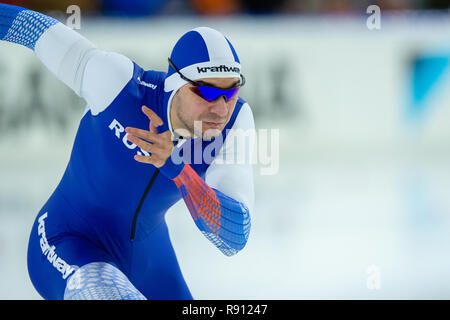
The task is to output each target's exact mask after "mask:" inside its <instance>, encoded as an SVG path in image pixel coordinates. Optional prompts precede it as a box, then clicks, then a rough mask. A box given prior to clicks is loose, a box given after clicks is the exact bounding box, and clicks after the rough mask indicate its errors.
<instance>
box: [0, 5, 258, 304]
mask: <svg viewBox="0 0 450 320" xmlns="http://www.w3.org/2000/svg"><path fill="white" fill-rule="evenodd" d="M0 39H1V40H5V41H9V42H13V43H17V44H21V45H24V46H26V47H28V48H30V49H31V50H33V51H34V52H35V53H36V56H37V57H38V58H39V59H40V60H41V61H42V62H43V63H44V64H45V65H46V67H47V68H48V69H49V70H50V71H51V72H53V73H54V74H55V75H56V76H57V77H58V79H60V80H61V81H63V82H64V83H65V84H67V85H68V86H69V87H70V88H72V89H73V90H74V91H75V93H77V94H78V95H79V96H81V97H82V98H84V99H85V101H86V102H87V107H86V110H85V112H84V114H83V116H82V118H81V120H80V123H79V127H78V131H77V134H76V138H75V141H74V144H73V149H72V153H71V156H70V160H69V163H68V165H67V168H66V170H65V173H64V176H63V177H62V179H61V181H60V183H59V184H58V186H57V187H56V189H55V190H54V192H53V194H52V195H51V197H50V198H49V199H48V200H47V202H46V203H45V204H44V206H43V207H42V209H41V210H40V211H39V213H38V215H37V217H36V220H35V222H34V225H33V228H32V230H31V234H30V240H29V247H28V270H29V276H30V278H31V281H32V283H33V285H34V287H35V288H36V289H37V291H38V292H39V293H40V295H41V296H42V297H43V298H45V299H63V298H67V297H68V296H70V292H69V293H68V290H69V291H70V289H73V288H76V287H77V283H72V286H71V288H69V287H68V283H67V281H68V279H70V278H71V276H73V275H74V274H75V273H76V272H77V270H79V269H80V268H82V267H83V266H87V265H90V264H92V263H104V264H105V265H107V266H112V267H113V269H114V270H115V271H112V273H111V274H112V276H114V272H119V273H120V274H121V275H122V276H123V277H124V278H125V280H126V281H129V282H130V283H131V284H132V286H134V288H135V289H136V290H137V291H138V294H139V293H141V294H142V295H143V296H144V297H145V298H146V299H192V295H191V293H190V291H189V289H188V287H187V285H186V283H185V280H184V279H183V275H182V273H181V271H180V267H179V265H178V262H177V258H176V255H175V252H174V249H173V247H172V244H171V241H170V238H169V233H168V229H167V225H166V222H165V214H166V212H167V210H168V209H169V208H170V207H171V206H173V205H174V204H175V203H176V202H177V201H179V200H180V199H183V200H184V201H185V203H186V206H187V208H188V210H189V212H190V214H191V215H192V217H193V219H194V221H195V223H196V225H197V226H198V228H199V230H200V231H201V232H202V233H203V234H204V235H205V236H206V237H207V238H208V239H209V240H210V241H211V242H212V243H213V244H214V245H215V246H217V248H218V249H219V250H221V252H223V253H224V254H226V255H233V254H235V253H237V252H238V251H240V250H241V249H242V248H243V247H244V246H245V244H246V242H247V239H248V235H249V230H250V211H251V210H252V207H253V202H254V198H253V197H254V195H253V176H252V167H251V164H250V163H248V162H247V163H244V164H236V163H234V164H226V163H223V162H219V161H217V159H219V156H220V157H221V158H226V155H227V154H228V155H230V154H233V153H236V148H234V147H233V142H231V141H230V143H228V144H227V142H228V141H227V139H226V138H227V135H228V132H229V131H228V129H243V130H246V131H247V132H249V130H252V129H254V121H253V115H252V111H251V109H250V107H249V105H248V103H246V102H245V101H244V100H243V99H241V98H239V99H238V101H237V103H236V106H235V109H234V111H233V114H232V116H231V119H230V120H229V122H228V123H227V125H226V127H225V129H224V130H223V131H222V135H221V139H220V140H221V141H223V145H222V146H221V147H220V148H217V149H214V150H213V160H212V162H208V163H207V162H206V161H204V160H203V159H202V160H201V161H200V162H199V161H198V159H197V161H195V160H194V155H195V152H193V153H192V154H190V155H186V154H183V152H181V154H182V155H183V159H184V160H183V162H182V163H178V164H176V163H174V162H173V161H172V160H171V159H170V158H169V159H168V161H167V162H166V164H165V165H164V166H163V167H161V168H160V169H158V168H156V167H155V166H153V165H149V164H143V163H140V162H137V161H136V160H134V159H133V156H134V155H136V154H147V155H148V153H146V152H145V151H144V150H141V149H140V148H139V147H137V146H136V145H135V144H133V143H131V142H130V141H128V140H127V134H126V133H125V127H127V126H130V127H137V128H142V129H145V130H147V129H148V126H149V120H148V118H147V117H146V116H145V115H144V114H143V113H142V111H141V106H142V105H146V106H148V107H149V108H151V109H152V110H153V111H154V112H155V113H156V114H157V115H158V116H159V117H160V118H161V119H162V120H163V122H164V124H163V125H162V126H160V127H158V132H163V131H166V130H172V128H171V125H170V117H168V113H169V110H170V109H169V108H170V103H169V98H170V96H171V95H170V94H169V93H167V92H165V91H164V86H165V78H166V73H165V72H158V71H145V70H143V69H142V68H141V67H140V66H138V65H137V64H136V63H133V62H132V61H130V60H129V59H128V58H126V57H124V56H123V55H120V54H117V53H112V52H105V51H102V50H99V49H97V48H96V47H95V46H94V45H92V44H91V43H90V42H89V41H88V40H86V39H85V38H83V37H82V36H81V35H79V34H78V33H76V32H75V31H73V30H71V29H69V28H67V27H66V26H65V25H63V24H61V23H59V22H58V21H56V20H55V19H53V18H50V17H47V16H45V15H42V14H40V13H37V12H34V11H31V10H27V9H24V8H20V7H16V6H10V5H3V4H0ZM216 140H217V141H218V139H213V140H209V141H207V140H199V139H188V140H186V141H185V142H184V143H185V144H190V145H191V146H192V150H195V148H200V150H201V152H202V151H204V150H205V149H206V148H208V146H210V144H211V143H215V141H216ZM174 145H177V142H176V141H174ZM250 148H251V146H250ZM215 151H217V152H215ZM250 152H251V151H250ZM189 160H191V161H189ZM92 270H93V271H92V272H95V270H94V269H92ZM97 280H98V279H97ZM97 280H96V281H93V283H92V284H91V285H92V287H93V288H95V286H99V285H100V284H99V283H100V282H98V281H97ZM102 283H103V285H104V286H106V287H107V283H108V279H106V278H105V279H103V282H102ZM78 285H80V284H79V283H78ZM85 285H87V286H89V283H88V284H85ZM126 285H127V284H123V288H125V287H126ZM115 288H116V289H117V290H119V291H120V290H121V289H123V288H122V287H121V286H120V284H118V285H116V287H115ZM92 290H94V289H92ZM124 290H125V289H124ZM94 291H95V290H94ZM125 291H126V290H125ZM125 291H124V292H125ZM94 293H95V292H94ZM104 294H105V296H101V295H100V296H95V294H94V295H92V296H91V297H94V298H107V297H108V292H106V293H104ZM86 297H88V298H89V295H87V296H86ZM121 297H122V298H124V299H126V298H127V293H126V292H125V293H124V294H122V295H121ZM128 298H130V299H132V298H133V297H128Z"/></svg>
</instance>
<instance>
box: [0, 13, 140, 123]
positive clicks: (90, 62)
mask: <svg viewBox="0 0 450 320" xmlns="http://www.w3.org/2000/svg"><path fill="white" fill-rule="evenodd" d="M0 40H4V41H8V42H12V43H17V44H20V45H23V46H25V47H28V48H30V49H31V50H33V51H34V52H35V54H36V56H37V57H38V58H39V60H41V62H42V63H43V64H44V65H45V66H46V67H47V68H48V69H49V70H50V71H51V72H52V73H54V74H55V75H56V76H57V78H58V79H60V80H61V81H62V82H64V83H65V84H67V85H68V86H69V87H70V88H71V89H72V90H73V91H74V92H75V93H76V94H78V95H79V96H80V97H82V98H84V99H85V100H86V102H87V103H88V106H89V107H90V108H91V112H92V113H93V114H94V115H95V114H98V113H99V112H101V111H103V110H104V109H105V108H106V107H108V106H109V104H111V102H112V101H113V100H114V98H115V97H116V96H117V95H118V94H119V93H120V91H121V90H122V89H123V87H124V86H125V85H126V83H127V82H128V81H129V80H130V79H131V77H132V75H133V63H132V62H131V61H130V60H129V59H128V58H126V57H124V56H122V55H120V54H117V53H112V52H105V51H102V50H99V49H97V48H96V47H95V46H94V45H93V44H92V43H91V42H89V41H88V40H86V39H85V38H84V37H82V36H81V35H80V34H79V33H77V32H75V31H74V30H72V29H70V28H68V27H66V26H65V25H64V24H62V23H60V22H58V21H57V20H56V19H53V18H51V17H48V16H46V15H44V14H41V13H39V12H35V11H32V10H28V9H25V8H21V7H17V6H12V5H7V4H0Z"/></svg>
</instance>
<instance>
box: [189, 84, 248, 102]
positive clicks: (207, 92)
mask: <svg viewBox="0 0 450 320" xmlns="http://www.w3.org/2000/svg"><path fill="white" fill-rule="evenodd" d="M192 89H193V90H192V91H193V92H194V93H196V94H197V95H199V96H200V97H202V98H203V99H205V100H207V101H209V102H211V101H214V100H216V99H217V98H219V97H221V96H225V100H226V101H227V102H228V101H229V100H230V99H232V98H233V97H234V96H235V95H236V94H237V93H238V91H239V88H233V89H228V90H223V89H217V88H211V87H203V86H197V87H193V88H192Z"/></svg>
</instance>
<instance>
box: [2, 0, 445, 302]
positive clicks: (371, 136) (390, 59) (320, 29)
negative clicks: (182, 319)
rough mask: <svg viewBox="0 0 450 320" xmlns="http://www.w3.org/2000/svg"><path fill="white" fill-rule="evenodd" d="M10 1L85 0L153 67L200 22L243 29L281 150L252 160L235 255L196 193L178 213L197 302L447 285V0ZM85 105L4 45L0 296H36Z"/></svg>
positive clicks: (92, 36) (265, 117)
mask: <svg viewBox="0 0 450 320" xmlns="http://www.w3.org/2000/svg"><path fill="white" fill-rule="evenodd" d="M2 2H6V3H11V4H15V5H19V6H23V7H26V8H29V9H33V10H37V11H40V12H42V13H46V14H48V15H51V16H53V17H55V18H58V19H59V20H60V21H61V22H63V23H68V24H69V23H70V22H71V21H72V20H71V19H73V16H71V12H69V13H67V8H68V7H69V6H70V5H77V6H79V8H80V10H81V20H80V25H79V27H80V28H79V30H77V31H78V32H80V33H81V34H82V35H84V36H85V37H87V38H88V39H89V40H91V41H92V42H93V43H95V44H96V45H97V46H98V47H99V48H101V49H104V50H109V51H115V52H119V53H122V54H124V55H126V56H128V57H129V58H130V59H132V60H133V61H135V62H136V63H137V64H139V65H141V66H142V67H144V68H146V69H153V70H161V71H165V70H167V57H168V56H169V54H170V52H171V49H172V46H173V45H174V44H175V42H176V41H177V39H178V38H179V37H180V36H181V35H182V34H184V33H185V32H186V31H188V30H190V29H192V28H195V27H198V26H210V27H213V28H216V29H218V30H219V31H221V32H222V33H224V34H225V35H226V36H227V37H228V38H229V39H230V41H231V42H232V43H233V45H234V47H235V48H236V50H237V53H238V55H239V57H240V60H241V63H242V71H243V73H244V75H245V76H246V78H247V84H246V86H245V87H244V88H243V89H242V91H241V94H240V95H241V97H243V98H244V99H245V100H247V101H248V102H249V104H250V106H251V107H252V110H253V113H254V116H255V122H256V128H257V129H267V130H268V131H267V132H268V133H269V134H270V132H274V131H278V133H279V143H273V144H272V145H271V150H269V151H270V152H269V155H272V159H271V161H272V162H274V163H275V162H277V157H278V161H279V162H278V165H277V164H276V163H275V167H276V168H277V170H276V171H275V172H274V173H273V174H270V175H267V174H263V173H262V172H263V170H262V169H264V168H267V167H268V166H270V163H268V162H264V161H263V163H262V162H261V161H260V162H259V163H258V164H256V165H255V166H254V176H255V196H256V208H255V210H254V212H252V230H251V234H250V238H249V241H248V244H247V247H246V248H245V249H244V250H243V251H242V252H240V253H239V254H238V255H236V256H234V257H232V258H228V257H225V256H223V255H222V254H221V253H220V252H219V251H218V250H217V249H216V248H215V247H214V246H213V245H212V244H210V243H209V242H208V241H207V240H206V239H205V238H204V237H203V236H202V235H201V234H200V232H198V230H197V229H196V226H195V224H194V222H193V221H192V219H191V217H190V215H189V212H188V211H187V209H186V207H185V204H184V202H182V201H181V202H178V203H177V204H176V205H175V206H174V207H173V208H171V209H170V210H169V212H168V214H167V222H168V224H169V227H170V234H171V238H172V240H173V243H174V247H175V250H176V252H177V256H178V259H179V263H180V266H181V269H182V271H183V274H184V277H185V279H186V281H187V283H188V285H189V287H190V289H191V292H192V294H193V296H194V297H195V298H196V299H449V298H450V232H449V230H450V161H449V160H450V65H449V59H450V11H449V8H450V2H449V1H448V0H386V1H375V0H374V1H356V0H320V1H313V0H304V1H302V0H277V1H275V0H265V1H261V0H259V1H258V0H191V1H182V0H134V1H123V0H122V1H121V0H103V1H93V0H82V1H76V0H71V1H66V0H57V1H56V0H54V1H50V0H44V1H43V0H39V1H37V0H30V1H2ZM370 5H377V6H378V8H380V14H381V16H380V20H379V21H378V22H380V23H379V24H378V27H377V28H372V27H370V26H371V25H373V24H371V22H370V21H372V20H371V19H372V18H371V16H372V11H370V12H369V13H368V12H367V8H368V7H369V6H370ZM72 22H73V21H72ZM372 22H373V21H372ZM83 110H84V103H83V101H82V100H81V99H80V98H78V97H77V96H76V95H75V94H74V93H72V92H71V91H70V89H68V88H67V87H66V86H65V85H64V84H62V83H60V82H58V80H56V78H55V77H54V76H53V75H52V74H51V73H50V72H49V71H47V70H46V69H45V67H43V66H42V65H41V64H40V63H39V61H38V60H37V59H36V57H35V56H34V55H33V53H32V52H31V51H30V50H27V49H25V48H23V47H20V46H18V45H13V44H11V43H4V42H0V222H1V223H0V299H40V296H39V295H38V294H37V292H36V291H35V290H34V288H33V287H32V285H31V282H30V280H29V278H28V273H27V266H26V252H27V242H28V237H29V232H30V229H31V226H32V223H33V221H34V219H35V216H36V214H37V213H38V211H39V210H40V208H41V207H42V206H43V204H44V203H45V201H46V200H47V198H48V197H49V196H50V194H51V193H52V192H53V190H54V189H55V187H56V185H57V184H58V182H59V179H60V178H61V177H62V174H63V172H64V170H65V166H66V164H67V161H68V159H69V156H70V151H71V148H72V143H73V141H74V137H75V132H76V129H77V125H78V123H79V121H80V118H81V116H82V114H83ZM258 138H259V137H258ZM269 141H270V138H269ZM275 142H276V141H275ZM257 143H259V141H257ZM257 149H258V148H257ZM258 150H259V149H258ZM276 155H277V156H276ZM260 156H261V155H259V157H260ZM259 159H261V158H259ZM274 163H272V165H273V164H274Z"/></svg>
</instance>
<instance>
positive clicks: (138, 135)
mask: <svg viewBox="0 0 450 320" xmlns="http://www.w3.org/2000/svg"><path fill="white" fill-rule="evenodd" d="M142 112H144V114H145V115H146V116H147V117H148V119H149V120H150V125H149V129H150V130H142V129H138V128H133V127H126V128H125V132H127V133H128V136H127V139H128V140H129V141H131V142H133V143H134V144H135V145H137V146H138V147H139V148H141V149H142V150H145V151H147V152H149V153H151V155H150V156H145V155H143V156H140V155H135V156H134V159H135V160H136V161H139V162H142V163H149V164H153V165H154V166H155V167H157V168H160V167H162V166H163V165H164V164H165V163H166V160H167V159H168V158H169V157H170V155H171V154H172V151H173V148H174V145H173V139H172V133H171V132H170V131H169V130H167V131H164V132H162V133H159V134H158V131H157V130H156V128H157V127H159V126H160V125H162V124H163V123H164V122H163V121H162V120H161V118H160V117H158V115H157V114H156V113H155V112H153V110H151V109H149V108H147V107H146V106H142ZM142 139H144V140H147V141H149V142H151V143H149V142H147V141H144V140H142Z"/></svg>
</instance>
